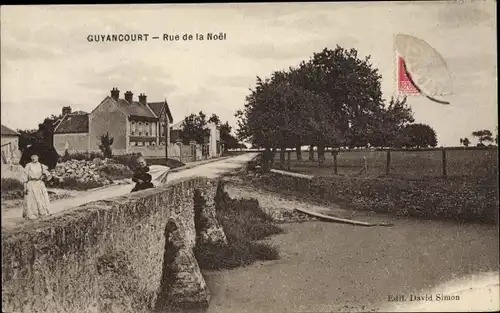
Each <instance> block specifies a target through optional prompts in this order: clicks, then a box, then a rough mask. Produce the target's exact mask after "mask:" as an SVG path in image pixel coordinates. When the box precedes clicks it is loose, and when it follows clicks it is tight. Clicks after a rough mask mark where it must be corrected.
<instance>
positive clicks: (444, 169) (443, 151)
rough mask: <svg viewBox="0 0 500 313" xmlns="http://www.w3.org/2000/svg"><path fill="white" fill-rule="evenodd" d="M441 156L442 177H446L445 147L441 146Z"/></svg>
mask: <svg viewBox="0 0 500 313" xmlns="http://www.w3.org/2000/svg"><path fill="white" fill-rule="evenodd" d="M441 157H442V160H443V177H445V178H446V176H447V175H448V174H447V172H446V149H445V148H444V147H441Z"/></svg>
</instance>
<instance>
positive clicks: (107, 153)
mask: <svg viewBox="0 0 500 313" xmlns="http://www.w3.org/2000/svg"><path fill="white" fill-rule="evenodd" d="M113 141H114V140H113V137H110V136H109V133H106V134H104V135H102V136H101V144H100V145H99V149H100V150H101V152H102V154H103V155H104V157H105V158H111V157H112V156H113V152H112V150H111V146H112V145H113Z"/></svg>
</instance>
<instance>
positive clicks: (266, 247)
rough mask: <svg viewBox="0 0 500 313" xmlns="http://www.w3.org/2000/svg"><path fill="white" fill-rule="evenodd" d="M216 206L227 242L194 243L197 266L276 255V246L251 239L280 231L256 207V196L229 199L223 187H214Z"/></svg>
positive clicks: (240, 263)
mask: <svg viewBox="0 0 500 313" xmlns="http://www.w3.org/2000/svg"><path fill="white" fill-rule="evenodd" d="M221 192H222V193H223V194H221ZM216 210H217V218H218V220H219V222H220V223H221V225H222V228H223V229H224V232H225V233H226V237H227V239H228V244H227V245H219V244H211V245H204V246H201V245H199V244H197V245H196V247H195V254H196V258H197V260H198V263H199V264H200V267H201V268H203V269H223V268H225V269H231V268H235V267H239V266H245V265H249V264H252V263H253V262H255V261H258V260H277V259H279V251H278V248H277V247H275V246H272V245H270V244H268V243H261V242H255V241H254V240H261V239H264V238H266V237H268V236H271V235H275V234H279V233H282V232H283V230H282V229H281V228H280V227H278V226H276V225H275V224H274V223H273V222H272V220H271V218H270V217H269V216H268V215H267V214H266V213H265V212H263V211H262V210H261V209H260V207H259V203H258V201H257V200H254V199H250V200H246V199H244V200H233V199H231V198H229V197H228V195H227V194H226V193H225V192H223V188H218V196H217V197H216Z"/></svg>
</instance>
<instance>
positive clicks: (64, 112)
mask: <svg viewBox="0 0 500 313" xmlns="http://www.w3.org/2000/svg"><path fill="white" fill-rule="evenodd" d="M66 114H71V107H63V108H62V115H66Z"/></svg>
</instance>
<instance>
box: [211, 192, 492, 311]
mask: <svg viewBox="0 0 500 313" xmlns="http://www.w3.org/2000/svg"><path fill="white" fill-rule="evenodd" d="M237 189H238V188H234V187H230V188H228V191H229V194H230V195H231V196H232V197H235V196H236V197H257V198H258V199H259V202H260V203H261V204H262V205H263V206H266V207H267V209H272V208H275V209H278V208H279V207H285V208H286V209H293V208H294V207H298V206H302V207H307V208H308V209H310V210H317V211H321V212H327V211H328V210H329V209H330V208H326V207H319V206H314V205H311V204H308V203H304V202H300V201H296V200H286V199H283V198H281V199H280V198H272V197H271V195H270V194H268V193H262V192H260V191H254V192H253V193H252V192H250V191H248V189H246V190H237ZM259 194H260V195H259ZM332 212H334V213H335V214H341V212H340V211H339V210H338V209H337V208H335V207H333V210H332ZM345 214H348V213H345ZM361 218H362V214H361V213H359V212H358V213H357V214H356V219H361ZM381 219H384V220H387V217H383V218H382V217H380V216H364V220H367V221H368V220H369V221H372V222H374V221H378V220H381ZM392 222H394V223H395V226H394V227H361V226H352V225H346V224H337V223H329V222H320V221H310V222H304V223H293V224H284V226H283V228H284V229H285V233H284V234H281V235H278V236H274V237H272V238H270V239H269V240H268V241H270V242H271V243H273V244H275V245H277V246H279V248H280V251H281V259H280V260H277V261H271V262H261V263H258V264H253V265H250V266H248V267H245V268H238V269H235V270H231V271H222V272H215V271H208V272H205V278H206V280H207V284H208V286H209V288H210V291H211V293H212V302H211V304H210V307H209V310H208V313H210V312H214V313H215V312H218V313H226V312H227V313H229V312H239V313H245V312H310V313H312V312H346V311H350V312H360V311H361V312H369V311H381V312H388V311H398V310H402V311H407V312H409V311H416V310H417V311H418V310H424V309H426V311H434V312H435V311H439V310H443V309H445V310H447V311H461V310H465V311H467V310H469V311H470V310H471V308H475V309H476V310H479V311H480V310H481V309H485V310H486V309H488V308H490V309H491V308H497V309H498V293H496V294H495V290H496V291H498V273H496V274H490V275H489V276H486V278H487V281H486V282H485V280H484V277H485V276H483V275H480V276H471V277H470V278H468V279H465V280H462V286H464V285H466V286H467V288H470V287H471V286H472V287H474V285H476V286H477V285H478V284H479V285H480V287H481V288H476V291H475V292H473V291H474V290H470V291H469V292H468V293H463V292H462V293H460V295H461V297H460V300H450V301H437V299H436V295H437V294H442V295H447V296H453V295H457V294H459V290H458V289H457V288H450V281H451V282H452V283H451V285H452V286H453V284H455V286H456V285H457V283H453V282H454V280H455V279H457V278H462V277H464V276H467V275H473V274H478V273H481V272H491V271H498V264H499V239H498V230H497V229H496V228H495V227H492V226H486V225H470V224H469V225H464V224H457V223H448V222H440V221H423V220H417V219H397V220H392ZM476 277H479V278H476ZM495 280H496V282H497V284H496V286H495V285H494V282H495ZM464 281H465V282H464ZM471 282H472V283H473V284H472V285H471V284H470V283H471ZM492 282H493V283H492ZM487 283H488V284H489V286H487V285H488V284H487ZM485 286H486V287H485ZM462 289H463V288H462ZM477 290H480V291H481V292H478V291H477ZM478 293H479V294H480V293H482V294H483V296H482V297H483V298H481V299H482V300H483V301H479V300H478V299H477V297H478ZM411 294H413V295H426V294H429V295H433V301H423V302H421V301H413V302H411V301H409V298H410V295H411ZM398 295H404V296H405V297H406V299H407V300H408V301H407V302H397V301H389V297H392V299H394V298H395V297H396V296H398ZM495 297H496V298H495ZM495 299H496V302H495ZM487 300H489V301H487ZM445 302H446V303H445ZM479 305H481V306H479ZM472 311H473V310H472Z"/></svg>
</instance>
